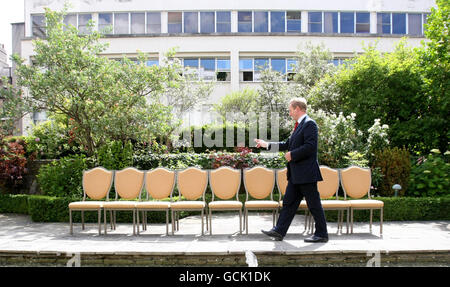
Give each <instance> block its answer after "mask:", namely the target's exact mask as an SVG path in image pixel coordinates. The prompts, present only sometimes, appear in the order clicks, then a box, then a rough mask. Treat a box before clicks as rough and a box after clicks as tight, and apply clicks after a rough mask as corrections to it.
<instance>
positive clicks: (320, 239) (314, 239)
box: [305, 235, 328, 243]
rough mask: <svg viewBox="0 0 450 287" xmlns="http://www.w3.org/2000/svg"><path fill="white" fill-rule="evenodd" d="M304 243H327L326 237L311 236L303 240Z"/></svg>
mask: <svg viewBox="0 0 450 287" xmlns="http://www.w3.org/2000/svg"><path fill="white" fill-rule="evenodd" d="M305 242H312V243H317V242H323V243H325V242H328V237H320V236H316V235H313V236H311V237H308V238H305Z"/></svg>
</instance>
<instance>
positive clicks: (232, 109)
mask: <svg viewBox="0 0 450 287" xmlns="http://www.w3.org/2000/svg"><path fill="white" fill-rule="evenodd" d="M257 103H258V92H257V91H256V90H254V89H251V88H244V89H243V90H242V91H236V92H231V93H229V94H227V95H225V96H224V97H223V98H221V99H220V102H219V103H218V104H215V105H214V108H213V109H214V111H216V112H217V113H219V114H220V115H221V116H222V118H223V119H226V116H227V113H233V114H238V113H242V115H244V116H245V115H247V114H248V113H249V112H256V109H257Z"/></svg>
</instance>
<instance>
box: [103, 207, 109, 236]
mask: <svg viewBox="0 0 450 287" xmlns="http://www.w3.org/2000/svg"><path fill="white" fill-rule="evenodd" d="M110 216H111V211H110ZM110 219H111V218H110ZM103 228H104V229H105V234H106V229H107V227H106V209H105V210H103Z"/></svg>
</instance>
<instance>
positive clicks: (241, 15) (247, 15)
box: [238, 11, 252, 32]
mask: <svg viewBox="0 0 450 287" xmlns="http://www.w3.org/2000/svg"><path fill="white" fill-rule="evenodd" d="M238 32H252V12H241V11H239V12H238Z"/></svg>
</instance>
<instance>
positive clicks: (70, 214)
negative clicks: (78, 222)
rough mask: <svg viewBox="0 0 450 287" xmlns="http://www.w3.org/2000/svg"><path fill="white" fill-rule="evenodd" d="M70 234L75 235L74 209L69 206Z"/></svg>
mask: <svg viewBox="0 0 450 287" xmlns="http://www.w3.org/2000/svg"><path fill="white" fill-rule="evenodd" d="M69 224H70V231H69V233H70V235H73V222H72V209H70V208H69Z"/></svg>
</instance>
